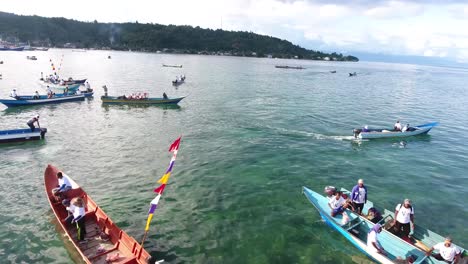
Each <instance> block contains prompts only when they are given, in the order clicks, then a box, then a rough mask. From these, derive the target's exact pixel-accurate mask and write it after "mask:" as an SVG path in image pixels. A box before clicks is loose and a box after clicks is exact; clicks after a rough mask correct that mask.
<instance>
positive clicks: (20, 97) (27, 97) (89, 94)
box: [0, 91, 94, 100]
mask: <svg viewBox="0 0 468 264" xmlns="http://www.w3.org/2000/svg"><path fill="white" fill-rule="evenodd" d="M79 94H82V95H84V97H93V95H94V92H86V91H80V93H79ZM71 95H75V94H69V95H64V94H55V95H54V98H58V97H66V96H71ZM37 99H48V97H47V95H39V98H35V97H34V95H29V94H28V95H18V97H16V98H15V100H37ZM0 100H1V99H0Z"/></svg>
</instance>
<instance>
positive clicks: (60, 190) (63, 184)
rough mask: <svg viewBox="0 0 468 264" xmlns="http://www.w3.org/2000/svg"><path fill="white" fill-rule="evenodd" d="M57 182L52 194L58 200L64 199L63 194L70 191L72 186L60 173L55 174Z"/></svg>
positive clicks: (66, 177) (65, 176)
mask: <svg viewBox="0 0 468 264" xmlns="http://www.w3.org/2000/svg"><path fill="white" fill-rule="evenodd" d="M57 180H58V185H57V187H56V188H54V189H52V194H53V195H54V196H55V197H56V198H58V199H59V200H60V199H63V198H65V197H64V194H65V193H66V192H68V191H69V190H71V189H72V185H71V182H70V179H69V178H68V176H67V175H64V174H63V173H62V172H61V171H59V172H57Z"/></svg>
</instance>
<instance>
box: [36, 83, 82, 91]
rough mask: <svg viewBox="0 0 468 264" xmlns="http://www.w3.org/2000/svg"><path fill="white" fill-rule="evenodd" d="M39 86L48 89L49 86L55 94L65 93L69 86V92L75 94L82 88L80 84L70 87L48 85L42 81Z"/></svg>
mask: <svg viewBox="0 0 468 264" xmlns="http://www.w3.org/2000/svg"><path fill="white" fill-rule="evenodd" d="M39 84H40V85H42V86H43V87H45V88H47V86H49V88H50V89H51V90H52V91H54V92H55V93H63V92H64V91H65V89H66V87H67V86H68V91H69V92H74V91H76V90H77V89H78V88H79V87H80V86H81V84H79V83H76V84H70V85H58V84H53V83H46V82H42V81H40V82H39Z"/></svg>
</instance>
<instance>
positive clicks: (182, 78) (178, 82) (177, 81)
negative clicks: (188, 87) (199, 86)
mask: <svg viewBox="0 0 468 264" xmlns="http://www.w3.org/2000/svg"><path fill="white" fill-rule="evenodd" d="M184 82H185V75H181V76H180V77H177V78H176V79H175V80H174V81H172V85H175V86H177V85H181V84H183V83H184Z"/></svg>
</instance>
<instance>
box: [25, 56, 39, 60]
mask: <svg viewBox="0 0 468 264" xmlns="http://www.w3.org/2000/svg"><path fill="white" fill-rule="evenodd" d="M26 59H28V60H37V58H36V56H26Z"/></svg>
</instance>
